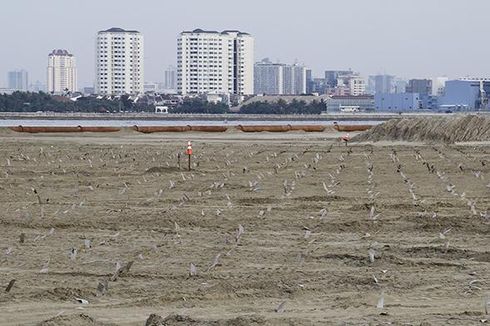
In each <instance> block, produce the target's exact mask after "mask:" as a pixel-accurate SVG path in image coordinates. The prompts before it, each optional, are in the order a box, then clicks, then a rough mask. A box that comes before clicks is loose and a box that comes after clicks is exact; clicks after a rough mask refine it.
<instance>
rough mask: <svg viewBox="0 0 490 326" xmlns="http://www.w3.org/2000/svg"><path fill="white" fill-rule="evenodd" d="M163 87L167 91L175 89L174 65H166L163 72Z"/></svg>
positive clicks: (175, 74)
mask: <svg viewBox="0 0 490 326" xmlns="http://www.w3.org/2000/svg"><path fill="white" fill-rule="evenodd" d="M163 88H164V89H165V90H167V91H170V90H172V91H174V92H175V91H176V90H177V68H176V67H175V66H168V67H167V69H166V70H165V72H164V79H163Z"/></svg>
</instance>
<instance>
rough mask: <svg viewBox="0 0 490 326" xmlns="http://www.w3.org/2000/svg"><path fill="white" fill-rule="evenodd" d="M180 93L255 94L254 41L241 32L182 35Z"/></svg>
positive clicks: (178, 82)
mask: <svg viewBox="0 0 490 326" xmlns="http://www.w3.org/2000/svg"><path fill="white" fill-rule="evenodd" d="M177 91H178V93H180V94H182V95H186V94H206V93H219V94H235V95H250V94H253V93H254V38H253V37H252V36H251V35H250V34H248V33H243V32H240V31H231V30H229V31H223V32H221V33H219V32H216V31H203V30H202V29H196V30H193V31H184V32H182V33H180V36H179V38H178V41H177Z"/></svg>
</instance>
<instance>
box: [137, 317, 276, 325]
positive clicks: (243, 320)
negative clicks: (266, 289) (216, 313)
mask: <svg viewBox="0 0 490 326" xmlns="http://www.w3.org/2000/svg"><path fill="white" fill-rule="evenodd" d="M265 324H266V323H265V319H264V318H262V317H257V316H242V317H237V318H233V319H228V320H216V321H207V320H195V319H192V318H190V317H188V316H182V315H170V316H168V317H166V318H163V317H161V316H158V315H155V314H151V315H150V317H148V319H147V320H146V324H145V326H184V325H193V326H246V325H252V326H253V325H256V326H257V325H265Z"/></svg>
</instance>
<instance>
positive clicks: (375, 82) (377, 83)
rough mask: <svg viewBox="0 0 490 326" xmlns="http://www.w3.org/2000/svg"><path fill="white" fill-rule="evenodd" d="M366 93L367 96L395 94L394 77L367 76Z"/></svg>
mask: <svg viewBox="0 0 490 326" xmlns="http://www.w3.org/2000/svg"><path fill="white" fill-rule="evenodd" d="M368 88H369V90H368V91H367V92H368V93H369V94H373V95H374V94H377V93H383V94H391V93H395V76H391V75H374V76H369V82H368Z"/></svg>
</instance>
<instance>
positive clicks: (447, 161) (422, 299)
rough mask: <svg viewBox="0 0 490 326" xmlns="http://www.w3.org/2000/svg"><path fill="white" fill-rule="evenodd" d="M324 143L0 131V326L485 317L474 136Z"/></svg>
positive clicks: (485, 226) (480, 189) (489, 177)
mask: <svg viewBox="0 0 490 326" xmlns="http://www.w3.org/2000/svg"><path fill="white" fill-rule="evenodd" d="M338 135H339V134H328V133H318V134H306V133H286V134H234V133H225V134H219V135H218V134H212V135H211V134H195V133H190V134H158V135H156V134H155V135H141V134H131V133H128V134H112V135H102V136H100V135H93V134H92V135H91V134H88V135H83V136H81V135H24V134H15V133H9V132H3V133H1V134H0V142H1V143H0V325H37V324H39V325H144V324H145V321H146V320H147V318H148V317H149V316H150V314H152V313H154V314H157V315H159V316H162V317H166V316H168V315H171V314H174V316H173V317H171V318H169V319H168V320H167V321H166V322H165V323H163V322H161V323H160V324H158V322H155V323H154V325H389V324H393V325H476V324H480V323H481V321H482V320H486V319H488V318H489V316H488V315H487V316H486V315H485V304H486V301H488V300H489V299H490V294H489V287H490V273H489V271H490V223H489V222H490V196H489V195H490V185H489V184H490V147H489V145H488V143H486V144H478V143H472V144H471V146H470V145H464V144H458V145H423V144H412V143H390V142H384V143H380V144H376V145H372V144H368V143H361V144H351V145H350V146H349V147H345V146H340V144H339V143H338V142H337V141H335V138H336V137H338ZM188 139H191V140H193V141H194V154H195V155H194V156H193V161H192V162H193V166H192V169H193V170H192V171H191V172H188V171H186V170H185V167H186V160H185V157H184V156H183V157H182V162H181V169H179V168H178V166H177V154H178V153H183V150H184V149H185V145H186V141H187V140H188ZM128 263H130V264H129V266H128ZM191 264H193V266H195V269H194V268H192V271H191V267H190V266H191ZM125 267H127V268H125ZM191 274H192V275H191ZM14 279H15V280H16V281H15V283H14V285H13V287H12V288H11V289H10V291H9V292H8V293H7V292H6V291H4V289H5V288H6V287H7V285H8V284H9V282H10V281H11V280H14ZM81 299H83V300H81ZM84 300H86V301H87V302H88V303H83V302H84ZM82 301H83V302H82ZM488 308H489V309H490V306H489V307H488ZM175 315H176V316H175ZM185 316H187V317H185ZM157 319H158V318H157Z"/></svg>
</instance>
